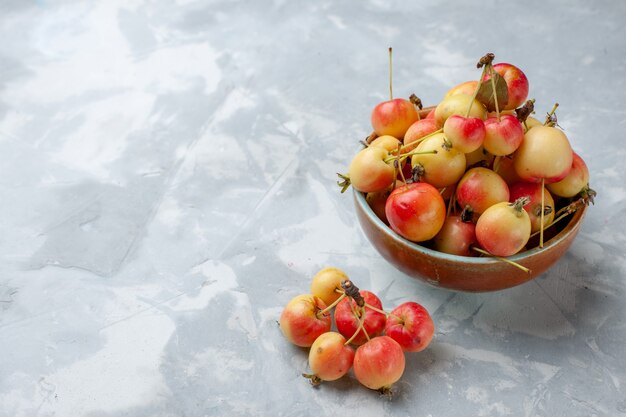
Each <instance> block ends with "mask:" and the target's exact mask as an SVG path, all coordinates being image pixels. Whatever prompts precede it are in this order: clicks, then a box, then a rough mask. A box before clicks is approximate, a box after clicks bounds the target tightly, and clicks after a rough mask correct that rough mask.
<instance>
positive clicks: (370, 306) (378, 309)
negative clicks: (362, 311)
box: [365, 303, 402, 320]
mask: <svg viewBox="0 0 626 417" xmlns="http://www.w3.org/2000/svg"><path fill="white" fill-rule="evenodd" d="M365 307H366V308H369V309H370V310H374V311H376V312H377V313H381V314H384V315H385V317H393V318H395V319H398V320H402V319H401V318H400V317H398V316H396V315H394V314H391V313H388V312H386V311H385V310H381V309H380V308H377V307H374V306H373V305H371V304H368V303H365Z"/></svg>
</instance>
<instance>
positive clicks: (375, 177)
mask: <svg viewBox="0 0 626 417" xmlns="http://www.w3.org/2000/svg"><path fill="white" fill-rule="evenodd" d="M390 52H391V50H390ZM390 57H391V54H390ZM493 61H494V55H493V54H491V53H489V54H486V55H485V56H483V57H482V58H480V60H479V61H478V64H477V67H478V68H482V72H481V74H480V77H479V78H478V79H477V80H473V81H466V82H463V83H461V84H458V85H456V86H454V87H452V88H451V89H450V90H448V91H447V93H446V94H445V96H444V98H443V99H442V100H441V101H440V102H439V103H438V104H436V105H435V106H431V107H426V108H424V107H422V105H421V100H420V99H419V98H417V97H416V96H415V95H412V96H411V97H410V98H409V99H408V100H407V99H404V98H392V97H390V100H389V101H385V102H382V103H380V104H378V105H377V106H375V107H374V109H373V111H372V115H371V123H372V127H373V132H372V134H371V135H369V136H368V138H367V139H366V140H365V141H363V148H362V149H361V150H359V151H358V152H357V153H356V154H355V155H354V157H353V159H352V161H351V162H350V165H349V168H348V172H347V173H346V174H339V177H340V180H339V181H338V184H339V186H340V187H341V189H342V192H344V191H346V190H347V189H348V187H350V186H351V187H352V189H353V198H354V205H355V210H356V213H357V217H358V220H359V223H360V225H361V228H362V230H363V231H364V233H365V235H366V236H367V238H368V239H369V241H370V242H371V243H372V245H373V246H374V247H375V248H376V250H377V251H378V252H379V253H380V254H381V255H382V256H383V257H384V258H385V259H386V260H387V261H389V262H390V263H391V264H392V265H394V266H395V267H396V268H397V269H399V270H401V271H403V272H404V273H406V274H408V275H409V276H412V277H415V278H417V279H419V280H422V281H424V282H426V283H429V284H432V285H435V286H438V287H442V288H447V289H451V290H459V291H471V292H483V291H495V290H501V289H505V288H510V287H513V286H516V285H519V284H522V283H524V282H527V281H529V280H532V279H534V278H536V277H537V276H539V275H541V274H542V273H543V272H545V271H546V270H547V269H548V268H550V267H551V266H552V265H554V264H555V263H556V262H557V261H558V260H559V259H560V258H561V256H563V255H564V254H565V252H566V251H567V250H568V248H569V247H570V245H571V244H572V242H573V240H574V238H575V237H576V235H577V233H578V231H579V229H580V227H581V223H582V221H583V219H584V217H585V213H586V211H587V209H588V206H589V204H590V203H592V202H593V198H594V196H595V192H594V191H593V190H592V189H591V188H589V170H588V167H587V165H586V163H585V161H584V160H583V158H582V157H581V156H580V155H579V154H578V153H576V152H575V151H574V150H573V148H572V146H571V143H570V141H569V139H568V137H567V136H566V134H565V133H564V132H563V130H562V129H561V128H560V127H559V125H558V123H557V117H556V109H557V107H558V104H554V106H553V107H552V109H551V111H549V112H547V113H546V116H545V120H539V119H538V118H535V117H533V114H535V112H534V108H535V101H534V100H528V99H527V98H528V91H529V83H528V79H527V77H526V75H525V74H524V72H523V71H522V70H521V69H520V68H518V67H516V66H515V65H513V64H509V63H493ZM390 67H391V65H390ZM390 79H391V77H390ZM390 91H391V88H390Z"/></svg>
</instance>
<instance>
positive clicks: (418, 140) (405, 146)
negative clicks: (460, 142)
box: [400, 128, 443, 151]
mask: <svg viewBox="0 0 626 417" xmlns="http://www.w3.org/2000/svg"><path fill="white" fill-rule="evenodd" d="M442 132H443V128H441V129H437V130H435V131H434V132H431V133H429V134H428V135H424V136H422V137H421V138H419V139H417V140H415V141H413V142H411V143H407V144H406V145H403V146H402V148H400V150H401V151H403V150H404V149H406V148H408V147H409V146H411V147H413V146H417V145H418V144H420V143H421V142H423V141H424V140H425V139H428V138H429V137H431V136H435V135H436V134H437V133H442Z"/></svg>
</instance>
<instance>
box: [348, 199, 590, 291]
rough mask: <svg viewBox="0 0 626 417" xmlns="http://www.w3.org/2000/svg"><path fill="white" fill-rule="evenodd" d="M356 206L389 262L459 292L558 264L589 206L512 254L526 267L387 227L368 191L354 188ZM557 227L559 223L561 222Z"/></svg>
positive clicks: (514, 280)
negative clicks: (538, 242) (433, 245)
mask: <svg viewBox="0 0 626 417" xmlns="http://www.w3.org/2000/svg"><path fill="white" fill-rule="evenodd" d="M353 197H354V206H355V209H356V213H357V217H358V219H359V223H360V225H361V228H362V229H363V232H364V233H365V235H366V236H367V238H368V239H369V241H370V242H371V243H372V245H373V246H374V247H375V248H376V250H377V251H378V252H379V253H380V254H381V255H382V256H383V258H385V259H386V260H387V261H388V262H389V263H391V264H392V265H393V266H395V267H396V268H397V269H399V270H400V271H402V272H404V273H405V274H407V275H409V276H411V277H413V278H416V279H418V280H420V281H423V282H425V283H428V284H430V285H433V286H436V287H440V288H446V289H450V290H456V291H467V292H487V291H497V290H503V289H506V288H511V287H514V286H516V285H520V284H523V283H525V282H527V281H530V280H532V279H534V278H536V277H538V276H539V275H541V274H542V273H543V272H545V271H546V270H547V269H548V268H550V267H551V266H552V265H554V264H555V263H556V262H557V261H558V260H559V259H560V258H561V256H563V255H564V254H565V252H566V251H567V250H568V249H569V247H570V245H571V244H572V242H573V241H574V238H575V237H576V235H577V234H578V231H579V229H580V226H581V224H582V220H583V218H584V216H585V213H586V211H587V207H586V206H583V208H581V209H578V210H577V211H576V212H574V213H573V214H572V215H571V216H570V217H568V218H567V219H564V220H562V222H563V223H564V226H562V227H561V229H557V230H558V232H557V233H556V235H554V236H553V237H551V238H550V239H549V240H547V241H545V242H544V246H543V248H539V247H535V248H532V249H530V250H526V251H524V252H520V253H518V254H515V255H513V256H509V257H508V258H507V259H510V260H511V261H514V262H516V263H518V264H520V265H522V266H525V267H526V268H529V269H530V272H529V273H527V272H525V271H522V270H521V269H519V268H517V267H515V266H513V265H511V264H509V263H506V262H503V261H501V260H497V259H494V258H490V257H466V256H457V255H449V254H446V253H443V252H439V251H436V250H433V249H430V248H427V247H425V246H422V245H420V244H417V243H414V242H411V241H409V240H407V239H405V238H403V237H401V236H400V235H398V234H397V233H395V232H394V231H393V230H391V228H389V226H387V225H386V224H385V223H384V222H383V221H382V220H381V219H380V218H378V216H376V214H375V213H374V212H373V211H372V209H371V208H370V206H369V205H368V204H367V201H366V200H365V195H364V194H363V193H361V192H359V191H356V190H353ZM554 227H558V226H557V225H555V226H554Z"/></svg>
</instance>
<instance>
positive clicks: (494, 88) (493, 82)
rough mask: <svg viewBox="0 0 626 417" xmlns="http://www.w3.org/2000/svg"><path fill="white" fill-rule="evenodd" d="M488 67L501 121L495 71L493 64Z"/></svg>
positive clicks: (497, 113)
mask: <svg viewBox="0 0 626 417" xmlns="http://www.w3.org/2000/svg"><path fill="white" fill-rule="evenodd" d="M487 67H488V68H489V76H490V78H491V89H492V90H493V101H494V102H495V105H496V117H497V118H498V122H499V121H500V106H498V93H497V92H496V79H495V77H494V75H495V71H494V69H493V65H491V64H488V65H487ZM487 67H485V68H487Z"/></svg>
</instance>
